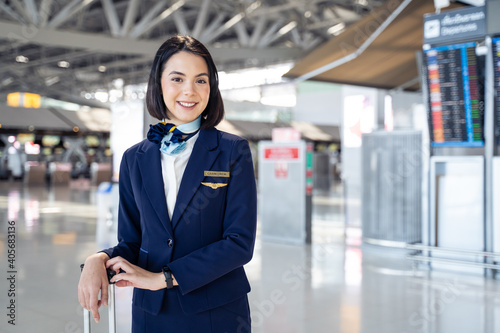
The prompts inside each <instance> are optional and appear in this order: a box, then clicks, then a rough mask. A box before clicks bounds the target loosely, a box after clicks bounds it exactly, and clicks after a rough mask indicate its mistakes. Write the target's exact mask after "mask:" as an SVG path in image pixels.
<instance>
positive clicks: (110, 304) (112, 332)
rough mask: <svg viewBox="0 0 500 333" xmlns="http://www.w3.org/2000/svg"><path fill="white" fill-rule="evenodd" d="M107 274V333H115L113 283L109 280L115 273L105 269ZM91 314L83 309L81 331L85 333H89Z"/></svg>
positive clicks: (81, 266)
mask: <svg viewBox="0 0 500 333" xmlns="http://www.w3.org/2000/svg"><path fill="white" fill-rule="evenodd" d="M80 270H83V264H81V265H80ZM106 272H107V273H108V281H109V286H108V322H109V333H116V312H115V283H114V282H111V281H110V280H111V278H112V277H113V276H115V275H116V272H115V271H114V270H112V269H109V268H107V269H106ZM91 319H92V318H91V313H90V311H89V310H87V309H85V308H84V309H83V331H84V332H85V333H90V332H91V329H92V327H91Z"/></svg>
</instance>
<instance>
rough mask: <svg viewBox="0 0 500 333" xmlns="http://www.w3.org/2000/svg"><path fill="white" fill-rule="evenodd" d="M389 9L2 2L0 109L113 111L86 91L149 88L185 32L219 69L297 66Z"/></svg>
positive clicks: (94, 0)
mask: <svg viewBox="0 0 500 333" xmlns="http://www.w3.org/2000/svg"><path fill="white" fill-rule="evenodd" d="M383 2H384V1H383V0H356V1H351V0H262V1H258V0H257V1H256V0H238V1H234V0H159V1H151V0H141V1H139V0H40V1H35V0H2V1H0V101H5V99H6V97H5V96H6V95H7V94H8V93H10V92H17V91H22V92H32V93H38V94H41V95H42V96H46V97H50V98H54V99H58V100H63V101H69V102H73V103H77V104H81V105H89V106H93V107H103V106H106V105H103V103H101V102H99V101H98V100H95V99H86V98H84V96H83V93H82V92H95V91H97V90H99V89H103V90H106V91H107V90H108V89H110V88H112V87H113V86H114V83H113V82H114V80H116V79H118V78H121V79H123V80H124V84H125V85H128V84H137V83H143V82H146V81H147V76H148V74H149V68H150V66H151V63H152V58H153V56H154V54H155V52H156V50H157V48H158V47H159V45H161V43H162V42H163V41H164V40H165V39H166V38H167V37H168V36H171V35H174V34H179V33H180V34H189V35H192V36H194V37H196V38H198V39H199V40H201V41H202V42H203V43H204V44H205V45H206V46H207V47H208V48H209V49H210V51H211V52H212V55H213V57H214V60H215V62H216V64H217V66H218V68H219V70H225V71H228V70H232V69H241V68H250V67H255V66H265V65H269V64H275V63H280V62H284V61H298V60H299V59H301V58H303V57H304V56H305V55H306V54H308V53H309V52H311V51H312V50H313V49H314V48H315V47H316V46H318V45H322V44H324V43H325V42H327V41H329V40H330V39H331V38H332V37H333V35H332V34H331V33H329V32H328V29H330V28H331V27H332V26H335V25H338V24H340V23H344V24H345V26H350V25H352V24H354V23H356V22H358V21H359V20H360V19H362V18H363V17H365V16H366V14H368V13H369V12H370V11H372V10H373V9H375V8H377V7H379V6H380V5H381V4H382V3H383ZM389 2H390V1H389ZM416 2H418V1H416ZM340 36H342V35H340ZM334 39H336V38H334ZM16 59H17V60H16ZM115 82H116V81H115Z"/></svg>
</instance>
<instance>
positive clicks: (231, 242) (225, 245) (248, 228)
mask: <svg viewBox="0 0 500 333" xmlns="http://www.w3.org/2000/svg"><path fill="white" fill-rule="evenodd" d="M230 156H231V158H230V163H231V164H230V170H231V171H230V172H231V179H230V181H229V184H228V189H227V193H226V206H225V213H224V218H223V221H221V223H222V226H223V235H222V239H221V240H220V241H217V242H214V243H212V244H209V245H207V246H205V247H203V248H200V249H198V250H196V251H194V252H191V253H190V254H188V255H186V256H184V257H182V258H179V259H176V260H174V261H172V262H171V263H169V264H168V267H169V268H170V270H171V271H172V274H173V275H174V277H175V279H176V280H177V282H178V284H179V289H180V291H181V293H182V294H186V293H189V292H191V291H193V290H195V289H197V288H199V287H202V286H204V285H206V284H208V283H210V282H212V281H214V280H215V279H217V278H219V277H221V276H223V275H225V274H227V273H229V272H231V271H233V270H234V269H236V268H238V267H241V266H243V265H244V264H246V263H248V262H249V261H250V259H252V256H253V249H254V244H255V232H256V225H257V189H256V183H255V174H254V169H253V163H252V155H251V152H250V147H249V145H248V142H247V141H246V140H243V139H239V140H237V141H234V143H233V146H232V149H231V155H230Z"/></svg>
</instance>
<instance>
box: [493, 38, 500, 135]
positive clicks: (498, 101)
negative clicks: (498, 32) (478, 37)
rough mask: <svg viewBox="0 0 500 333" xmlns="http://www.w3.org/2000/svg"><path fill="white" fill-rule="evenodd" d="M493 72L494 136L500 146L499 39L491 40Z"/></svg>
mask: <svg viewBox="0 0 500 333" xmlns="http://www.w3.org/2000/svg"><path fill="white" fill-rule="evenodd" d="M491 41H492V44H493V72H494V73H495V134H496V137H497V138H498V144H500V37H495V38H493V39H492V40H491Z"/></svg>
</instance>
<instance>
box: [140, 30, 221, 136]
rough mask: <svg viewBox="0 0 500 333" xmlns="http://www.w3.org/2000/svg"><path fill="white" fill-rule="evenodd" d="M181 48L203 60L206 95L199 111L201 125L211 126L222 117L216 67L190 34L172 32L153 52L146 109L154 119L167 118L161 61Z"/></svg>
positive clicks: (163, 65) (165, 60)
mask: <svg viewBox="0 0 500 333" xmlns="http://www.w3.org/2000/svg"><path fill="white" fill-rule="evenodd" d="M181 51H185V52H189V53H192V54H194V55H197V56H200V57H202V58H203V59H205V62H206V63H207V67H208V75H209V83H210V96H209V98H208V104H207V107H206V108H205V110H204V111H203V113H202V114H201V129H205V128H210V127H214V126H216V125H217V124H219V123H220V122H221V121H222V118H224V103H223V102H222V97H221V94H220V91H219V76H218V74H217V68H216V67H215V63H214V61H213V59H212V56H211V55H210V53H209V52H208V50H207V48H206V47H205V46H204V45H203V44H202V43H201V42H199V41H198V40H196V39H195V38H193V37H190V36H173V37H171V38H169V39H167V40H166V41H165V42H164V43H163V44H162V45H161V46H160V48H159V49H158V51H157V52H156V56H155V58H154V61H153V66H152V67H151V73H150V74H149V81H148V90H147V92H146V107H147V109H148V112H149V114H150V115H151V116H152V117H154V118H156V119H160V120H161V119H163V118H165V119H169V118H168V116H167V107H166V105H165V102H164V101H163V96H162V90H161V74H162V73H163V69H164V67H165V63H166V62H167V61H168V60H169V59H170V57H171V56H173V55H174V54H176V53H178V52H181Z"/></svg>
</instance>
